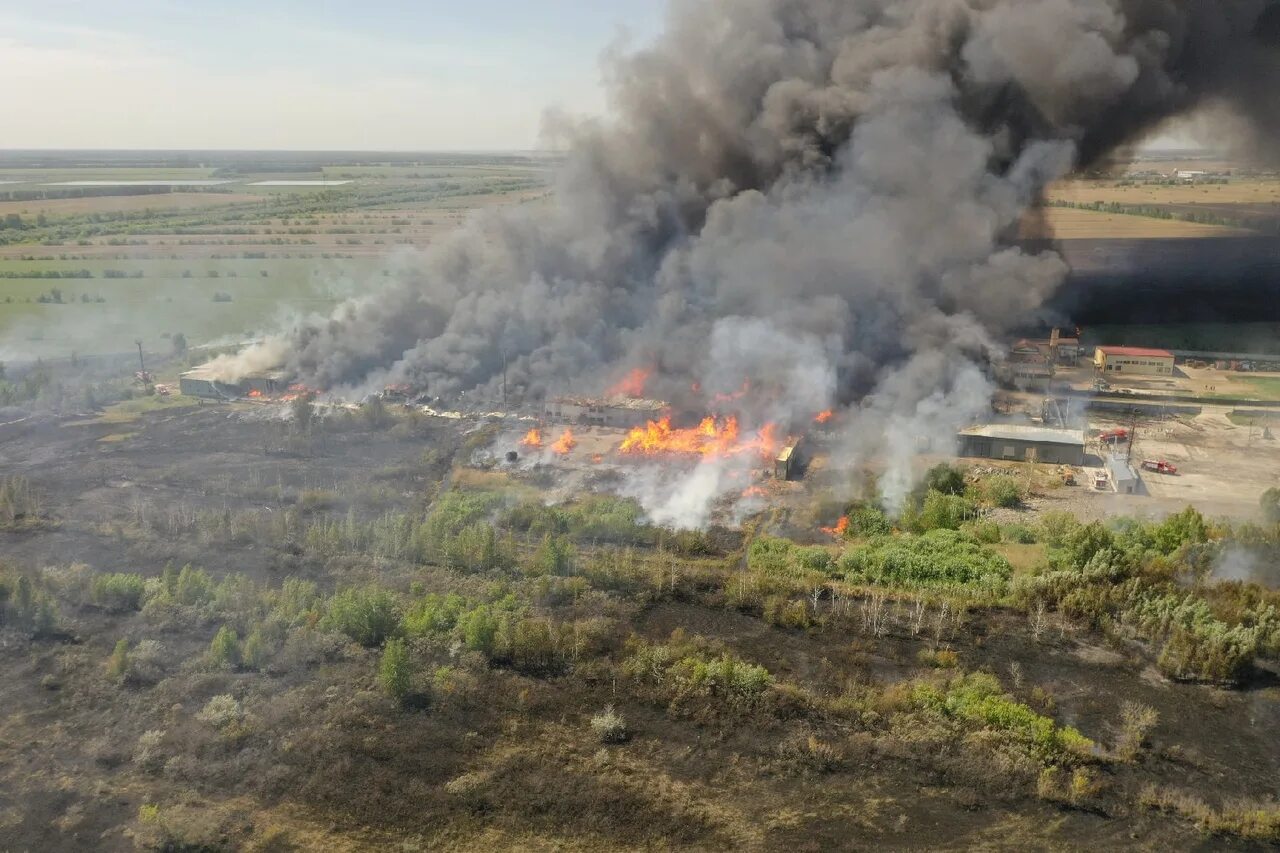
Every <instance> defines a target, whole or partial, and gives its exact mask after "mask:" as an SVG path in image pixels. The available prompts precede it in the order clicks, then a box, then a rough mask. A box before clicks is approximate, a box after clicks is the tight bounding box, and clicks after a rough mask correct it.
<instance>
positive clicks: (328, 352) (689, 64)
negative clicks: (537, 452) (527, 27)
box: [246, 0, 1280, 503]
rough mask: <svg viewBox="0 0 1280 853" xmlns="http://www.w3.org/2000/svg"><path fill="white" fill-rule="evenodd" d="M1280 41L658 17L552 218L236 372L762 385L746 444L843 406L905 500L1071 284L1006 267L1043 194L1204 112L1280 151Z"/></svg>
mask: <svg viewBox="0 0 1280 853" xmlns="http://www.w3.org/2000/svg"><path fill="white" fill-rule="evenodd" d="M1276 15H1277V13H1276V12H1275V3H1273V2H1271V1H1270V0H895V2H889V0H737V2H732V3H730V2H717V0H673V2H672V3H671V5H670V7H669V12H668V21H667V27H666V30H665V32H664V34H663V35H661V36H660V37H659V38H658V39H657V41H656V42H655V43H654V44H652V45H650V46H648V47H645V48H643V49H640V50H634V51H628V50H622V49H617V50H613V51H611V52H610V53H609V54H608V55H607V56H606V57H605V60H604V70H605V76H606V81H607V86H608V90H609V95H610V101H611V105H612V115H611V116H610V118H608V119H607V120H592V121H573V120H569V119H565V118H563V117H559V118H555V119H553V120H552V121H551V122H550V130H551V133H552V135H553V136H554V137H555V138H556V139H558V140H561V141H562V142H563V143H564V145H565V147H566V151H567V154H566V158H565V163H564V166H563V169H562V170H561V173H560V175H559V178H558V184H557V191H556V193H555V194H554V201H552V202H550V203H549V204H548V205H546V206H541V207H538V208H518V209H513V210H506V211H503V212H500V213H496V214H491V215H487V216H483V217H481V218H479V219H477V220H476V221H475V222H474V223H473V225H472V226H471V227H470V228H468V229H465V230H464V231H463V232H462V233H460V234H458V235H457V236H456V237H455V238H453V239H451V240H450V241H449V242H448V243H447V244H444V245H442V246H440V247H439V248H437V249H434V250H432V251H431V252H429V253H428V254H426V255H425V256H424V257H423V258H422V259H421V261H420V264H419V265H418V266H417V267H416V268H414V269H412V270H411V271H407V272H405V273H404V274H403V275H401V276H400V277H399V279H398V280H397V281H395V282H394V283H393V284H391V285H390V286H388V287H385V288H381V289H378V290H376V291H374V292H372V293H370V294H369V295H367V296H365V297H362V298H361V299H359V300H355V301H351V302H349V303H347V304H345V305H343V306H341V307H340V308H339V309H338V310H337V311H336V312H334V314H333V315H332V316H331V317H328V318H324V319H318V320H315V321H311V322H307V323H304V324H301V325H299V326H297V327H296V328H295V329H293V330H292V331H291V332H289V333H287V334H283V335H281V336H280V337H279V338H278V339H277V340H275V341H270V342H268V343H267V344H265V345H264V349H263V350H259V351H251V352H250V353H248V354H247V356H246V358H247V359H249V360H253V359H258V360H261V357H262V356H263V354H264V352H269V353H270V354H271V355H272V356H273V357H274V356H277V355H279V354H281V353H283V356H284V360H285V361H286V363H287V366H288V367H290V368H291V369H293V370H294V371H296V372H297V373H298V374H299V376H300V377H301V378H302V379H303V381H305V382H307V383H308V384H312V385H316V386H319V387H325V388H334V387H371V386H377V385H382V384H386V383H390V382H406V381H407V382H411V383H414V384H416V385H418V386H425V387H426V388H427V389H428V390H429V391H430V392H431V393H433V394H439V395H446V396H447V395H452V394H457V393H460V392H464V391H467V392H475V393H477V394H479V395H480V396H482V397H483V396H486V395H487V396H490V397H496V396H497V391H498V388H499V386H500V384H501V383H502V382H503V381H504V379H503V377H504V372H505V381H506V383H507V385H508V386H509V387H511V388H515V389H517V390H518V392H519V393H520V394H522V395H523V396H524V397H526V398H530V399H536V398H537V397H539V396H541V395H544V394H547V393H553V392H555V391H557V390H560V389H563V388H565V387H567V386H569V385H572V386H573V387H574V388H583V387H588V386H596V387H600V388H603V387H604V386H605V385H606V384H607V382H608V380H609V378H611V377H613V376H616V375H617V373H618V372H620V371H621V370H623V369H625V367H627V366H634V365H638V364H644V365H649V366H654V367H655V368H656V376H657V388H656V389H655V390H659V391H663V392H664V393H665V391H666V390H669V389H687V388H688V387H689V385H691V384H693V383H697V384H698V385H699V387H701V388H702V389H704V391H705V392H706V393H708V394H714V393H717V392H727V391H733V390H735V389H736V388H738V387H739V383H740V382H741V379H742V377H744V376H745V377H748V378H751V379H753V380H762V381H754V382H753V383H752V386H751V387H752V389H753V390H752V393H751V394H749V395H748V396H747V397H745V398H744V399H743V400H742V401H741V408H742V410H743V414H744V415H745V416H746V417H747V418H748V419H752V420H755V421H757V422H762V421H763V420H765V419H769V418H782V419H789V420H793V421H794V420H798V419H801V418H803V417H804V416H805V415H806V413H809V412H811V411H812V410H815V409H817V410H821V409H822V408H827V407H829V406H830V405H832V404H839V405H843V406H846V407H850V408H852V409H856V411H855V412H853V413H852V414H853V416H851V417H847V418H845V419H844V423H846V424H847V425H848V430H849V443H850V445H851V447H853V448H855V449H856V450H858V451H859V452H858V453H856V454H851V455H850V456H849V458H851V459H855V460H856V459H862V458H866V457H867V456H869V455H872V454H874V455H876V456H878V457H880V458H887V459H888V460H889V465H890V473H889V476H888V477H887V478H886V482H888V483H891V484H892V483H899V484H900V483H901V482H903V481H904V479H905V478H906V477H907V476H908V475H907V471H908V466H909V461H910V456H911V447H910V444H911V442H909V441H905V440H903V439H902V437H901V435H902V434H901V432H900V431H899V430H894V429H892V428H889V425H891V424H894V423H898V424H906V425H908V426H911V425H917V426H920V427H923V426H925V425H927V426H928V427H929V430H928V431H929V432H939V433H941V432H943V431H945V430H947V429H950V428H951V425H952V424H953V423H959V422H962V421H963V420H965V419H966V418H967V417H969V416H971V414H972V412H974V411H977V410H981V408H982V406H983V403H984V400H985V398H986V397H987V396H989V388H987V387H986V385H985V382H984V381H983V380H982V379H981V377H982V375H983V367H984V365H985V364H986V363H987V362H988V361H989V360H990V359H992V358H993V357H994V356H993V352H994V347H993V346H992V337H993V336H995V335H999V334H1000V333H1001V332H1003V331H1005V330H1007V329H1008V328H1010V327H1011V326H1012V325H1014V324H1020V323H1021V324H1025V323H1027V322H1028V320H1029V319H1033V318H1034V317H1035V316H1036V315H1037V312H1039V311H1040V310H1041V309H1042V306H1043V305H1044V304H1045V302H1046V300H1047V299H1048V298H1049V297H1050V296H1051V295H1052V294H1053V293H1054V292H1055V290H1056V289H1057V288H1058V287H1059V285H1060V284H1061V282H1062V281H1063V279H1064V277H1065V275H1066V273H1067V267H1066V265H1065V264H1064V262H1063V261H1062V260H1061V258H1060V257H1059V256H1058V255H1056V254H1055V253H1053V252H1051V251H1043V252H1029V251H1025V250H1022V249H1019V248H1017V247H1015V246H1013V245H1012V236H1013V232H1014V231H1015V228H1016V224H1017V223H1018V222H1019V220H1020V219H1021V217H1022V216H1023V214H1024V213H1025V212H1026V211H1027V210H1028V209H1029V208H1031V207H1033V206H1035V205H1036V203H1037V201H1038V200H1039V199H1040V197H1041V194H1042V191H1043V189H1044V187H1045V186H1046V184H1047V183H1048V182H1050V181H1052V180H1054V179H1056V178H1059V177H1061V176H1063V175H1064V174H1066V173H1067V172H1068V171H1070V170H1071V169H1072V168H1073V167H1075V166H1080V165H1088V164H1090V163H1092V162H1094V161H1095V160H1097V159H1098V158H1100V157H1101V156H1103V155H1105V154H1106V153H1108V152H1109V151H1111V150H1113V148H1114V147H1115V146H1117V145H1119V144H1121V143H1126V142H1131V141H1134V140H1136V139H1138V138H1140V137H1141V136H1142V135H1143V134H1145V133H1147V132H1149V131H1152V130H1153V129H1155V128H1157V127H1158V126H1159V125H1160V123H1161V122H1163V121H1166V120H1168V119H1170V118H1172V117H1176V116H1181V115H1185V114H1187V113H1188V112H1190V111H1192V110H1194V109H1196V108H1198V107H1201V106H1204V105H1207V104H1212V105H1213V106H1214V107H1215V108H1219V109H1229V110H1231V111H1232V112H1233V113H1234V114H1236V115H1239V116H1241V117H1242V118H1243V119H1244V120H1245V123H1244V124H1242V127H1245V128H1247V129H1248V131H1249V132H1252V133H1253V136H1252V138H1251V140H1252V141H1253V142H1255V143H1257V144H1258V145H1265V140H1267V139H1274V138H1276V137H1275V135H1274V134H1273V133H1272V131H1273V130H1274V129H1275V128H1276V126H1277V124H1280V106H1277V103H1278V102H1276V101H1275V100H1274V98H1272V97H1270V93H1271V92H1272V91H1274V88H1273V84H1274V83H1275V82H1276V81H1277V79H1280V74H1278V73H1277V70H1278V64H1280V63H1278V60H1277V52H1276V48H1275V47H1274V42H1275V41H1276V40H1275V39H1273V38H1271V37H1270V35H1269V34H1270V33H1271V32H1272V31H1273V30H1275V29H1276V27H1274V26H1272V23H1273V22H1274V20H1275V19H1276ZM1242 132H1245V131H1242ZM744 329H745V330H748V331H749V335H744V334H743V330H744ZM751 341H755V343H756V346H754V347H753V346H750V345H747V346H743V345H742V344H743V343H744V342H745V343H748V344H749V343H750V342H751ZM868 396H870V398H871V399H873V400H875V401H876V402H875V405H873V406H870V407H869V411H868V412H866V413H865V414H864V413H863V410H862V407H861V406H860V401H862V400H864V399H866V398H867V397H868ZM693 491H694V492H699V491H705V490H699V489H694V490H693ZM713 491H714V490H713ZM677 492H678V493H680V494H688V493H689V492H690V490H689V489H677V490H676V492H673V494H675V493H677ZM900 492H901V489H900V488H899V487H897V486H895V487H894V488H893V489H891V491H890V494H889V495H887V497H889V499H890V502H891V503H892V502H893V501H894V500H895V499H896V497H895V496H896V495H897V494H899V493H900Z"/></svg>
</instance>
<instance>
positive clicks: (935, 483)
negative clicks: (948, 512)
mask: <svg viewBox="0 0 1280 853" xmlns="http://www.w3.org/2000/svg"><path fill="white" fill-rule="evenodd" d="M924 485H925V488H927V489H930V490H932V491H935V492H941V493H942V494H944V495H963V494H964V490H965V482H964V471H962V470H961V469H959V468H956V467H953V466H951V465H948V464H947V463H945V462H944V463H942V464H940V465H935V466H934V467H933V468H930V469H929V473H928V474H925V477H924Z"/></svg>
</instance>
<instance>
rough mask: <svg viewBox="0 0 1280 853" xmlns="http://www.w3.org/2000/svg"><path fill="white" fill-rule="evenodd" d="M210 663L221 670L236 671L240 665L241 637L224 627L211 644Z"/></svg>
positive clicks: (219, 630)
mask: <svg viewBox="0 0 1280 853" xmlns="http://www.w3.org/2000/svg"><path fill="white" fill-rule="evenodd" d="M209 663H210V664H211V665H212V666H215V667H217V668H219V669H235V668H236V667H238V666H239V665H240V637H239V636H238V635H237V634H236V632H235V631H234V630H232V629H231V628H230V627H229V626H227V625H223V626H222V627H221V628H219V629H218V633H217V634H215V635H214V637H213V642H211V643H210V644H209Z"/></svg>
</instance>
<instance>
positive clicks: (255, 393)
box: [249, 388, 266, 400]
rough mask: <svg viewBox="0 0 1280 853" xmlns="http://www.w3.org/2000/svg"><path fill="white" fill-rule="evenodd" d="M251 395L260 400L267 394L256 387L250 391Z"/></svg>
mask: <svg viewBox="0 0 1280 853" xmlns="http://www.w3.org/2000/svg"><path fill="white" fill-rule="evenodd" d="M249 396H250V397H251V398H252V399H254V400H259V399H261V398H262V397H264V396H266V395H265V394H263V393H262V392H261V391H259V390H258V389H257V388H254V389H253V390H252V391H250V392H249Z"/></svg>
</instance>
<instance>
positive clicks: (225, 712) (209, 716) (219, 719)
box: [196, 693, 244, 729]
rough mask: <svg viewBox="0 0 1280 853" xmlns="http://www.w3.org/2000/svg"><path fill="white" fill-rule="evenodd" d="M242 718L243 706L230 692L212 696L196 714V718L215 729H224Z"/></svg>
mask: <svg viewBox="0 0 1280 853" xmlns="http://www.w3.org/2000/svg"><path fill="white" fill-rule="evenodd" d="M243 718H244V708H243V707H241V705H240V702H239V700H237V699H236V697H234V696H232V695H231V694H230V693H223V694H220V695H218V696H214V697H213V698H212V699H210V700H209V701H208V702H206V703H205V706H204V708H202V709H201V710H200V712H199V713H197V714H196V719H197V720H199V721H200V722H202V723H204V724H206V725H209V726H213V727H214V728H216V729H224V728H226V727H227V726H229V725H231V724H232V723H238V722H240V721H241V720H242V719H243Z"/></svg>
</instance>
